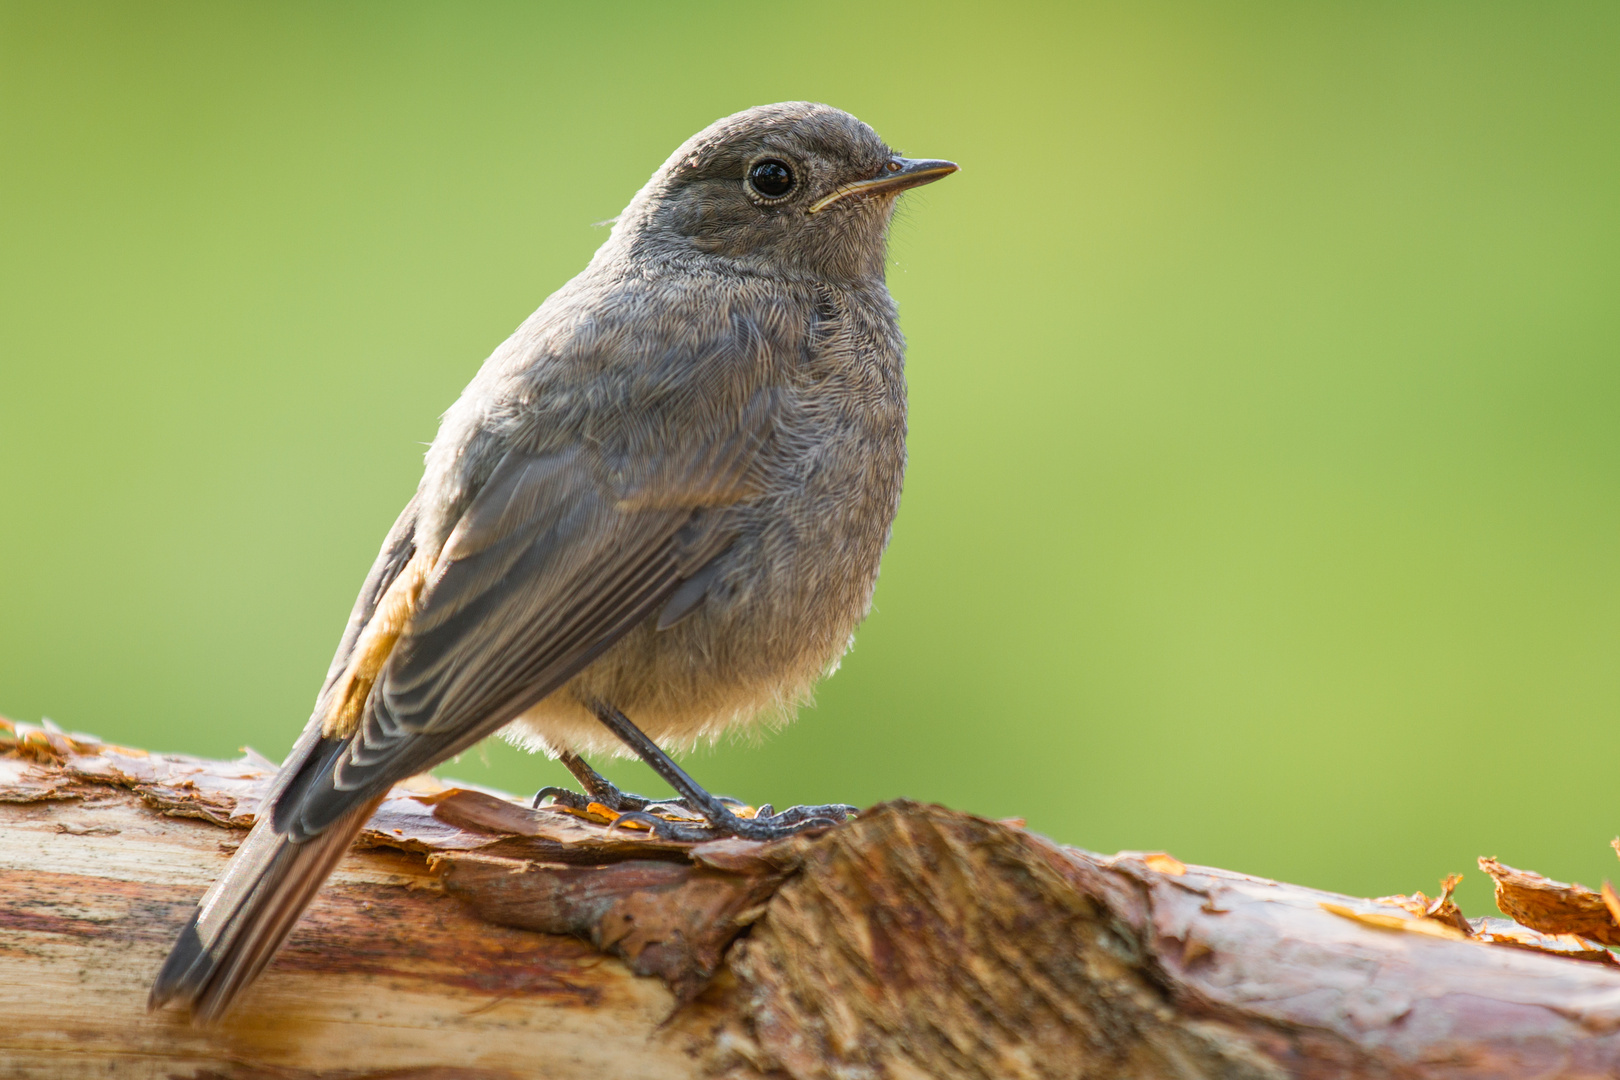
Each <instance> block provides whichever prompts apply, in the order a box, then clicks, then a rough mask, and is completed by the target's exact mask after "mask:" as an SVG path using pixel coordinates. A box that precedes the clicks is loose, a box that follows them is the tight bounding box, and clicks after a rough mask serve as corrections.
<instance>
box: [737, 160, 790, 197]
mask: <svg viewBox="0 0 1620 1080" xmlns="http://www.w3.org/2000/svg"><path fill="white" fill-rule="evenodd" d="M748 184H749V186H750V187H752V188H753V189H754V190H755V191H757V192H759V193H760V194H761V195H763V196H764V197H765V198H767V199H780V198H781V197H782V196H784V195H786V194H787V193H788V192H790V191H792V190H793V170H792V169H790V168H788V166H787V162H785V161H777V160H776V159H775V158H766V159H765V160H764V161H759V162H755V163H754V167H753V168H751V169H749V170H748Z"/></svg>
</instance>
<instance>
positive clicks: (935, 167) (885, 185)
mask: <svg viewBox="0 0 1620 1080" xmlns="http://www.w3.org/2000/svg"><path fill="white" fill-rule="evenodd" d="M955 171H956V162H954V161H937V160H935V159H933V158H903V157H897V158H891V159H890V160H889V163H888V164H887V165H885V166H884V167H883V171H882V172H880V173H878V174H877V175H876V176H874V177H872V179H870V180H858V181H856V182H855V183H853V184H845V185H844V186H843V187H840V188H837V189H835V190H834V191H832V192H831V193H830V194H827V195H823V196H822V197H821V198H819V199H817V200H816V201H815V202H813V203H811V204H810V209H809V210H807V211H805V212H806V213H809V214H816V213H820V212H821V211H823V210H825V209H827V207H829V206H831V205H832V204H833V203H836V202H842V201H843V200H844V199H850V198H860V197H862V196H865V195H895V194H898V193H899V192H902V191H904V190H906V189H907V188H914V187H921V186H922V185H923V184H932V183H933V182H934V181H935V180H941V179H944V178H945V177H947V176H949V175H951V173H953V172H955Z"/></svg>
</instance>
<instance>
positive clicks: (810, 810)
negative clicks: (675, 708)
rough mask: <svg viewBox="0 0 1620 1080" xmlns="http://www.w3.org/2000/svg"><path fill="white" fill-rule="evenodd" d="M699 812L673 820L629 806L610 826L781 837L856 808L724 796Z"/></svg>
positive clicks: (691, 837)
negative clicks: (777, 806) (776, 804)
mask: <svg viewBox="0 0 1620 1080" xmlns="http://www.w3.org/2000/svg"><path fill="white" fill-rule="evenodd" d="M680 802H681V803H682V804H683V806H682V809H683V810H684V809H686V807H685V806H684V803H685V800H680ZM715 811H718V812H715ZM687 812H688V813H690V812H691V811H690V810H688V811H687ZM698 812H699V813H701V814H702V815H703V819H701V820H693V819H688V820H679V819H674V820H672V819H671V818H668V817H664V816H662V815H659V814H657V813H651V812H647V811H638V810H630V811H626V812H621V813H620V814H619V815H618V816H617V817H616V818H614V820H613V823H612V825H610V826H609V827H610V828H636V827H640V828H645V829H647V830H648V831H649V832H651V833H652V834H653V835H654V836H656V837H658V838H659V839H661V840H680V841H684V842H687V843H702V842H703V841H705V840H719V839H723V838H725V837H729V836H735V837H738V838H740V839H743V840H780V839H782V838H783V837H788V836H796V835H798V834H799V833H812V832H821V831H822V830H823V829H830V828H832V827H833V826H835V825H837V824H838V823H839V822H842V821H845V820H847V819H848V818H850V817H852V816H854V814H855V812H856V809H855V807H853V806H850V805H848V804H846V803H828V804H825V805H822V806H790V807H788V808H787V809H786V810H783V811H782V812H781V813H776V812H775V811H774V809H773V808H772V807H771V806H770V804H768V803H767V804H766V805H764V806H762V807H760V808H759V809H758V810H753V809H752V808H750V807H746V806H742V805H741V804H738V803H737V802H736V800H727V805H724V806H718V807H717V806H710V807H708V808H706V809H703V810H699V811H698Z"/></svg>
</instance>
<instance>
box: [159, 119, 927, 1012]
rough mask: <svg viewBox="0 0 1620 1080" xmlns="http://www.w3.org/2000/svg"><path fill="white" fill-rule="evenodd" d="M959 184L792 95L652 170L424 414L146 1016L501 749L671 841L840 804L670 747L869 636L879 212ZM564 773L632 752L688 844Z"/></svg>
mask: <svg viewBox="0 0 1620 1080" xmlns="http://www.w3.org/2000/svg"><path fill="white" fill-rule="evenodd" d="M955 171H956V166H955V165H954V164H952V163H951V162H948V161H933V160H913V159H910V158H904V157H900V156H898V155H897V154H896V153H895V152H894V151H892V150H890V149H889V147H888V146H886V145H885V144H884V142H883V140H882V139H880V138H878V136H877V134H876V133H875V132H874V131H873V130H872V129H871V128H869V127H867V126H866V125H865V124H863V123H861V122H860V121H859V120H857V119H855V118H854V117H853V116H850V115H849V114H848V113H845V112H841V111H839V110H837V109H833V108H830V107H828V106H826V105H816V104H810V103H806V102H790V103H786V104H779V105H766V106H761V107H759V108H755V109H749V110H747V111H746V112H741V113H737V114H736V115H735V116H729V117H727V118H725V119H724V120H720V121H718V122H716V123H715V124H713V125H711V126H710V127H708V128H706V129H704V130H703V131H701V132H699V133H698V134H697V135H694V136H693V137H692V138H691V139H689V140H688V141H687V142H686V143H685V144H684V145H682V146H681V148H680V149H679V150H677V151H675V154H674V155H673V156H672V157H671V158H670V159H669V160H668V161H667V162H665V163H664V165H663V167H662V168H660V169H659V170H658V171H657V172H656V173H654V174H653V177H652V179H651V180H649V181H648V182H647V185H646V186H645V187H643V188H642V189H641V190H640V191H639V192H638V193H637V194H636V196H635V198H633V199H632V200H631V201H630V205H629V206H628V207H626V208H625V210H624V212H623V213H622V214H620V215H619V217H618V219H617V221H616V224H615V225H614V227H613V231H612V234H611V236H610V237H609V238H608V240H607V242H606V243H604V244H603V245H602V247H601V249H600V250H599V251H597V253H596V255H595V257H594V258H593V259H592V260H591V262H590V265H589V266H587V267H586V268H585V270H584V272H583V273H581V274H580V275H579V276H578V277H576V278H574V279H573V280H572V281H570V282H569V283H568V284H567V285H565V286H563V288H561V289H560V290H558V291H557V292H556V293H554V294H552V296H550V297H549V298H548V299H547V300H546V302H545V303H544V304H542V305H541V306H540V309H539V310H538V311H536V312H535V313H534V314H533V315H532V316H530V317H529V319H528V320H527V321H525V322H524V323H523V325H522V326H520V327H518V329H517V331H516V332H515V333H514V334H513V335H512V336H511V337H510V338H508V339H507V340H506V342H505V343H504V344H502V345H501V347H500V348H498V349H496V350H495V353H494V354H493V355H492V356H491V357H490V358H489V359H488V360H487V361H485V363H484V366H483V368H482V369H481V370H480V371H479V372H478V375H477V376H476V377H475V378H474V379H473V381H472V383H471V384H470V385H468V387H467V389H466V390H465V391H464V392H463V393H462V395H461V398H460V399H459V400H458V401H457V402H456V403H455V404H454V405H453V406H451V408H450V410H449V411H448V412H447V413H445V415H444V418H443V423H442V424H441V425H440V428H439V434H438V437H437V438H436V439H435V440H434V442H433V446H432V448H431V449H430V450H429V451H428V453H427V467H426V470H425V471H424V474H423V477H422V481H421V484H420V485H419V486H418V487H417V490H416V495H415V497H413V498H412V499H411V501H410V502H409V503H408V504H406V506H405V509H404V511H403V512H402V513H401V514H400V516H399V520H398V521H396V522H395V523H394V527H393V529H392V530H391V531H390V532H389V534H388V537H387V539H386V540H384V541H383V546H382V552H381V553H380V554H379V555H378V556H377V561H376V563H375V564H374V565H373V566H372V569H371V573H370V575H369V576H368V577H367V578H366V582H365V585H364V586H363V587H362V588H361V590H360V596H359V599H358V600H357V601H356V602H355V605H354V612H353V614H352V615H350V617H349V623H348V627H347V629H346V630H345V631H344V634H343V638H342V641H341V642H340V643H339V645H338V650H337V656H336V657H335V658H334V659H333V661H332V666H331V669H330V670H329V671H328V673H327V677H326V682H325V684H324V685H323V686H322V688H321V692H320V695H319V697H318V698H317V699H316V703H315V712H314V715H313V716H312V717H311V718H310V721H309V724H308V726H306V727H305V729H304V732H303V735H302V736H301V737H300V738H299V739H298V742H297V743H296V744H295V745H294V746H293V749H292V752H291V753H290V754H289V755H288V757H287V760H286V761H285V762H284V763H283V764H282V766H281V771H280V772H279V773H278V774H277V776H276V778H275V781H274V783H273V785H272V787H271V789H270V792H269V794H268V795H267V797H266V799H265V802H264V803H263V805H262V806H261V807H260V809H259V813H258V821H257V822H256V824H255V825H254V827H253V831H252V832H251V833H249V834H248V838H247V840H246V841H245V842H244V843H243V844H242V846H241V847H240V848H239V849H238V850H237V853H236V855H235V857H234V858H233V859H232V860H231V863H230V865H229V866H228V867H227V868H226V870H225V873H224V876H222V877H221V878H220V879H219V881H218V882H216V883H215V884H214V887H213V888H212V889H210V890H209V891H208V894H207V895H206V896H205V897H203V899H202V902H201V903H200V904H199V905H198V907H197V910H196V912H195V913H194V914H193V915H192V917H191V920H190V922H188V923H187V924H186V927H185V929H184V930H183V931H182V932H181V934H180V937H179V940H178V941H177V942H176V943H175V945H174V948H173V951H172V952H171V953H170V954H169V957H168V960H167V961H166V962H165V963H164V965H163V968H162V970H161V971H160V972H159V973H158V976H157V979H156V981H155V983H154V985H153V987H152V994H151V1005H152V1007H154V1008H156V1007H158V1006H161V1005H163V1004H165V1003H167V1002H170V1001H179V1002H181V1003H182V1004H184V1005H185V1006H187V1007H189V1008H190V1009H191V1010H192V1012H193V1014H194V1015H195V1016H196V1017H197V1018H199V1019H210V1018H214V1017H217V1016H219V1015H220V1014H222V1013H223V1012H224V1011H225V1010H226V1009H227V1008H228V1007H229V1006H230V1004H231V1001H232V1000H233V999H234V998H235V997H236V996H237V994H239V993H240V992H241V991H242V990H243V989H244V988H245V987H246V986H247V985H248V984H249V983H250V982H252V980H253V979H254V978H255V977H256V976H257V975H258V974H259V972H260V971H262V970H263V969H264V966H265V965H266V964H267V963H268V962H269V961H270V958H271V957H272V956H273V955H274V954H275V952H276V949H277V948H278V947H279V946H280V945H281V943H282V941H283V940H284V939H285V938H286V936H287V934H288V933H289V932H290V931H291V929H292V927H293V924H294V923H295V922H296V921H297V919H298V917H299V916H300V915H301V914H302V913H303V911H304V909H305V908H306V907H308V905H309V903H310V901H311V899H312V898H313V897H314V895H315V892H316V890H317V889H319V888H320V885H321V883H322V882H323V881H324V880H325V879H326V877H327V875H328V874H330V873H331V871H332V869H333V867H334V866H335V865H336V864H337V862H338V860H339V859H340V858H341V857H342V856H343V853H344V852H345V851H347V850H348V847H349V843H350V841H351V840H353V838H354V836H355V834H356V833H357V832H358V831H359V830H360V828H361V827H362V826H363V825H364V824H365V822H366V819H367V818H368V817H370V815H371V812H372V810H373V809H374V808H375V807H376V806H377V804H378V802H379V801H381V799H382V797H383V796H384V794H386V792H387V791H388V789H389V788H390V787H391V786H392V785H393V784H394V783H395V782H397V781H399V780H402V779H404V778H406V777H408V776H411V775H413V774H415V773H419V772H422V771H424V770H426V769H430V768H432V767H433V766H435V765H437V764H439V763H440V762H442V761H444V760H445V759H447V758H449V757H451V756H453V755H455V754H458V753H460V752H461V751H463V750H466V749H467V748H468V747H470V746H472V745H473V744H474V743H476V742H478V741H479V740H480V739H482V738H484V737H485V736H487V735H490V734H492V733H494V732H497V731H499V732H501V733H502V734H503V735H504V736H505V737H506V738H508V739H511V740H512V741H514V742H516V743H518V744H520V745H523V746H526V747H529V748H531V749H535V750H542V751H544V752H546V753H548V754H551V755H553V756H556V757H559V758H561V760H562V761H563V762H564V764H566V765H567V766H568V768H569V770H570V772H572V773H573V775H574V776H575V777H576V778H577V779H578V780H579V782H580V784H581V785H582V786H583V788H584V789H585V794H584V795H578V794H575V793H573V792H568V791H563V790H559V789H550V788H548V789H546V790H544V791H542V793H541V795H550V796H552V797H553V798H554V799H556V800H557V801H559V802H564V803H568V804H571V805H575V806H583V805H585V803H586V802H587V801H594V802H599V803H603V804H606V805H607V806H609V807H610V808H612V809H615V810H618V811H622V812H624V815H625V816H624V818H623V820H627V821H628V820H640V821H641V822H642V823H643V824H646V825H648V826H649V827H651V828H654V829H656V830H658V831H660V832H662V833H665V834H673V835H678V836H691V835H708V836H714V835H734V836H742V837H754V838H771V837H776V836H781V835H786V834H788V833H791V832H793V831H795V830H798V829H803V828H815V827H823V826H826V825H829V824H832V823H833V822H834V821H836V820H838V819H841V818H842V817H843V816H844V815H845V814H846V812H848V811H849V810H851V809H852V808H849V807H844V806H822V807H795V808H792V809H790V810H785V811H783V812H781V813H780V814H774V813H768V812H764V809H765V808H762V812H761V814H760V815H759V816H756V817H744V816H740V815H736V814H733V813H732V812H731V810H730V809H729V807H728V805H727V801H726V800H724V799H721V798H717V797H715V796H713V795H710V794H709V793H708V792H706V791H705V790H704V789H702V788H701V787H699V786H698V785H697V784H696V783H694V782H693V781H692V779H691V778H690V777H689V776H687V774H686V773H685V772H684V771H683V770H682V769H681V768H680V766H678V765H677V764H675V762H674V761H672V760H671V759H670V757H669V756H668V755H667V754H666V753H665V751H664V750H663V749H661V748H662V747H669V748H686V747H690V746H691V745H692V744H694V743H695V742H698V741H700V740H705V739H712V738H713V737H715V736H717V735H718V734H720V733H721V732H723V731H726V730H728V729H730V728H733V727H735V726H737V725H741V724H748V723H751V722H754V721H756V720H758V719H760V718H767V719H770V718H786V717H787V716H789V715H790V714H791V713H792V712H793V711H794V710H795V709H796V708H797V707H798V705H799V704H800V703H801V702H802V701H804V700H805V698H806V697H807V696H808V694H809V692H810V689H811V687H812V686H813V685H814V684H815V682H816V681H817V680H818V679H820V678H821V677H823V676H824V675H826V674H828V673H829V672H830V671H831V670H832V669H833V668H834V667H835V666H836V665H837V663H838V659H839V657H840V656H841V655H842V654H843V652H844V651H845V649H846V648H847V647H848V646H849V642H850V639H851V635H852V634H853V632H854V630H855V627H856V625H857V624H858V623H859V622H860V621H861V619H862V618H864V617H865V615H866V613H867V610H868V608H869V607H870V604H871V598H872V590H873V587H874V585H875V584H876V581H877V573H878V561H879V558H880V557H881V555H882V553H883V549H884V546H885V545H886V544H887V542H888V538H889V528H890V523H891V522H892V521H893V518H894V514H895V509H896V507H897V505H898V503H899V498H900V481H901V476H902V474H903V473H904V471H905V462H906V450H905V433H906V392H905V377H904V372H903V368H902V348H903V342H902V339H901V336H900V329H899V326H898V324H897V321H896V315H895V306H894V301H893V300H892V299H890V297H889V293H888V289H887V288H886V287H885V285H884V264H885V256H886V242H887V234H888V227H889V220H890V217H891V215H892V214H893V212H894V204H895V197H896V196H897V195H898V194H899V193H900V192H902V191H904V190H906V189H907V188H912V187H916V186H918V185H920V184H926V183H929V182H931V181H934V180H938V179H939V178H941V177H943V176H946V175H948V174H950V173H952V172H955ZM587 753H589V754H628V753H634V754H636V755H638V756H639V757H640V758H641V759H642V760H643V761H645V762H646V763H647V764H648V765H650V766H652V768H653V769H654V770H655V771H657V772H658V774H659V775H660V776H662V777H663V778H664V779H665V780H666V781H667V782H668V783H669V784H670V785H671V786H672V787H674V788H675V790H676V791H678V792H679V793H680V796H681V798H680V799H677V800H669V801H670V802H675V803H678V804H679V805H681V806H682V807H683V808H684V809H685V810H687V811H688V812H689V814H690V815H692V816H693V819H694V820H695V819H696V818H699V817H700V818H701V819H703V820H704V821H706V822H707V825H706V826H704V827H698V826H695V825H681V824H678V823H671V822H670V821H668V820H667V815H666V816H654V815H652V814H648V813H647V812H646V811H647V809H648V800H645V799H642V798H640V797H638V796H633V795H628V794H625V793H623V792H620V791H618V790H617V789H616V788H614V787H613V785H612V784H610V783H608V782H607V781H606V780H605V779H603V778H602V777H601V776H600V775H598V774H597V773H596V772H595V771H594V770H593V769H592V768H591V767H590V766H589V765H588V764H587V763H586V762H585V760H584V759H583V757H582V756H581V755H583V754H587ZM539 798H540V796H537V797H536V801H538V800H539Z"/></svg>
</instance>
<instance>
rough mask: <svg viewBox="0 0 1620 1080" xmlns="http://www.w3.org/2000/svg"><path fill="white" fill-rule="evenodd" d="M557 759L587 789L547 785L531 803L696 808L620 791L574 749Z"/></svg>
mask: <svg viewBox="0 0 1620 1080" xmlns="http://www.w3.org/2000/svg"><path fill="white" fill-rule="evenodd" d="M557 760H559V761H561V762H562V763H563V765H564V766H565V767H566V768H567V769H568V771H569V772H571V773H573V774H574V779H575V780H578V781H579V786H580V788H581V790H583V791H584V794H583V795H581V794H580V793H579V792H577V791H569V790H568V789H567V788H562V787H550V786H547V787H543V788H541V789H540V790H539V791H537V792H535V795H534V803H533V804H532V805H534V806H539V805H540V802H541V800H543V799H545V798H546V797H548V796H549V797H550V798H551V801H552V802H554V803H561V804H562V805H564V806H567V807H571V808H573V809H575V810H583V809H585V808H586V807H587V806H589V805H590V804H591V803H593V802H594V803H600V804H601V805H603V806H605V807H607V808H608V809H609V810H613V811H616V812H618V813H631V812H636V811H642V810H646V809H647V808H648V807H653V806H674V807H679V808H680V809H682V810H691V809H693V808H692V807H689V806H687V805H686V800H685V799H649V798H647V797H646V796H645V795H632V794H631V793H630V792H628V791H620V790H619V788H618V786H617V785H616V784H614V783H613V781H611V780H609V779H608V778H607V777H605V776H603V775H602V774H601V773H599V772H597V771H596V770H595V769H593V768H591V766H590V764H589V763H588V762H586V760H585V759H584V758H582V757H580V756H579V755H578V754H576V753H574V752H573V751H572V750H564V751H562V752H561V753H560V754H558V755H557ZM715 798H717V799H719V800H720V801H721V802H723V803H727V804H729V805H732V806H741V805H742V803H741V802H739V801H738V800H736V799H733V798H730V797H729V796H726V795H716V796H715Z"/></svg>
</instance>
